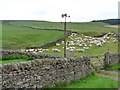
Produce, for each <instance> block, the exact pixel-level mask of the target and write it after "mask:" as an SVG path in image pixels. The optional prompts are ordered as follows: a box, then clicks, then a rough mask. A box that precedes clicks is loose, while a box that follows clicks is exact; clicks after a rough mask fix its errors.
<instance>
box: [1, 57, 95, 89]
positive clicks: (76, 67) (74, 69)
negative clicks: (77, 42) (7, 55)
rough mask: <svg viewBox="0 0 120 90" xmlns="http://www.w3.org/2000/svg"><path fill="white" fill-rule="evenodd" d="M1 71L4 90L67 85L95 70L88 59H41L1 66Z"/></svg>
mask: <svg viewBox="0 0 120 90" xmlns="http://www.w3.org/2000/svg"><path fill="white" fill-rule="evenodd" d="M0 69H1V72H0V75H2V87H3V89H4V88H23V87H25V88H36V87H37V88H41V87H44V86H54V85H55V83H58V82H62V83H66V82H70V81H71V80H76V79H80V78H82V77H85V76H87V75H88V74H90V73H91V72H92V70H93V69H92V67H91V64H90V60H89V59H87V58H79V59H69V60H63V59H58V60H56V59H52V60H47V59H46V60H45V59H44V60H42V59H41V60H34V61H31V62H21V63H12V64H4V65H1V66H0Z"/></svg>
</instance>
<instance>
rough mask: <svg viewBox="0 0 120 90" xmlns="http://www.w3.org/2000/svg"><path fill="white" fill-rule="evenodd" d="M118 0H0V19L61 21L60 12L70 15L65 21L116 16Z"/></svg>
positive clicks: (81, 20) (82, 20) (83, 20)
mask: <svg viewBox="0 0 120 90" xmlns="http://www.w3.org/2000/svg"><path fill="white" fill-rule="evenodd" d="M118 2H119V0H0V19H1V20H46V21H58V22H61V21H63V20H64V19H62V18H61V14H63V13H67V14H69V15H70V16H71V17H70V18H67V21H72V22H85V21H91V20H100V19H111V18H118Z"/></svg>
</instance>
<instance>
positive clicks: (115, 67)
mask: <svg viewBox="0 0 120 90" xmlns="http://www.w3.org/2000/svg"><path fill="white" fill-rule="evenodd" d="M105 69H106V70H115V71H118V70H120V64H117V65H111V66H108V67H106V68H105Z"/></svg>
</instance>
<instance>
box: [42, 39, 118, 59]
mask: <svg viewBox="0 0 120 90" xmlns="http://www.w3.org/2000/svg"><path fill="white" fill-rule="evenodd" d="M63 47H64V46H63V45H60V46H53V47H50V48H49V49H50V51H49V52H43V53H45V54H50V55H53V54H54V55H61V56H63V52H64V49H63ZM108 47H109V52H110V53H117V52H118V42H116V43H113V42H112V41H110V43H109V44H108V43H105V44H104V45H103V46H102V47H97V46H95V45H93V46H92V47H90V49H89V50H85V51H84V52H77V51H75V52H74V56H76V57H79V56H83V55H93V56H94V55H101V54H105V52H107V51H108ZM52 48H58V49H60V50H61V52H56V53H54V52H53V51H52ZM78 48H79V47H78ZM69 54H70V52H69V51H67V55H69Z"/></svg>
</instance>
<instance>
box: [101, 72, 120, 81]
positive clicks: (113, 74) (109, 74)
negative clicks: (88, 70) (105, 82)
mask: <svg viewBox="0 0 120 90" xmlns="http://www.w3.org/2000/svg"><path fill="white" fill-rule="evenodd" d="M99 74H100V75H101V76H103V77H106V78H110V79H112V80H115V81H119V79H118V71H105V70H101V71H100V73H99ZM119 82H120V81H119Z"/></svg>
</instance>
